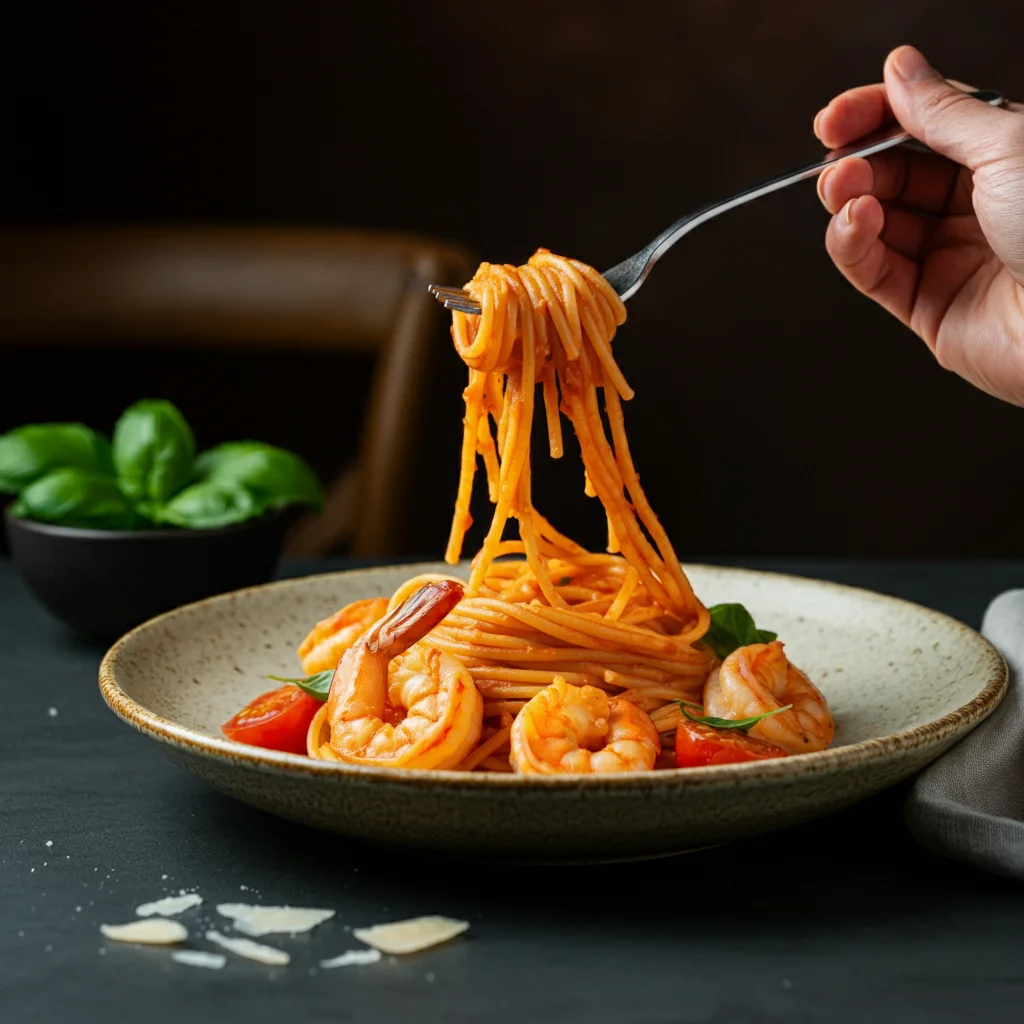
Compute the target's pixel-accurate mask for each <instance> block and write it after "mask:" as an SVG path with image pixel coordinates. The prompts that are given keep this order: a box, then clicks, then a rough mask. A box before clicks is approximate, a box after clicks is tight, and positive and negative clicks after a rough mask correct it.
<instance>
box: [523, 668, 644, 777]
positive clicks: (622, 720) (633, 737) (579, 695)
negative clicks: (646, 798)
mask: <svg viewBox="0 0 1024 1024" xmlns="http://www.w3.org/2000/svg"><path fill="white" fill-rule="evenodd" d="M510 741H511V748H512V749H511V754H510V755H509V761H510V763H511V764H512V767H513V768H514V769H515V770H516V771H517V772H519V773H520V774H524V775H526V774H541V775H560V774H563V773H565V774H574V775H585V774H590V773H596V772H632V771H651V770H652V769H653V768H654V762H655V760H656V758H657V757H658V754H660V753H661V739H660V737H659V736H658V730H657V729H656V728H655V727H654V723H653V722H652V721H651V718H650V715H648V714H647V712H646V711H643V710H642V709H641V708H638V707H637V706H636V705H635V704H633V703H631V702H630V701H628V700H622V699H621V698H613V699H611V700H609V699H608V694H607V693H605V692H604V690H599V689H598V688H597V687H596V686H573V685H571V684H570V683H567V682H566V681H565V680H564V679H563V678H562V677H561V676H555V681H554V682H553V683H552V684H551V685H550V686H547V687H545V688H544V689H543V690H541V692H540V693H538V694H537V695H536V696H535V697H533V698H532V699H531V700H530V701H529V702H528V703H527V704H526V706H525V707H524V708H523V709H522V710H521V711H520V712H519V714H518V715H516V719H515V721H514V722H513V723H512V734H511V738H510Z"/></svg>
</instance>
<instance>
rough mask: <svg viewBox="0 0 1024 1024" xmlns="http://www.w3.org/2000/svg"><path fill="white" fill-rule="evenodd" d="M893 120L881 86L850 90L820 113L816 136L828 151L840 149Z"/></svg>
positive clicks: (816, 121) (815, 121) (859, 87)
mask: <svg viewBox="0 0 1024 1024" xmlns="http://www.w3.org/2000/svg"><path fill="white" fill-rule="evenodd" d="M893 120H894V117H893V112H892V108H891V107H890V106H889V98H888V96H887V95H886V91H885V86H884V85H883V84H882V83H881V82H877V83H875V84H874V85H862V86H858V87H857V88H856V89H848V90H847V91H846V92H844V93H841V94H840V95H839V96H837V97H836V98H835V99H834V100H832V101H831V102H830V103H829V104H828V105H827V106H826V107H824V108H823V109H822V110H819V111H818V116H817V117H815V119H814V134H815V135H817V136H818V138H819V139H821V141H822V142H823V143H824V144H825V145H826V146H827V147H828V148H829V149H839V147H840V146H847V145H849V144H850V143H851V142H855V141H856V140H857V139H861V138H863V137H864V136H865V135H868V134H870V133H871V132H873V131H877V130H878V129H879V128H881V127H882V126H883V125H886V124H889V123H890V122H892V121H893Z"/></svg>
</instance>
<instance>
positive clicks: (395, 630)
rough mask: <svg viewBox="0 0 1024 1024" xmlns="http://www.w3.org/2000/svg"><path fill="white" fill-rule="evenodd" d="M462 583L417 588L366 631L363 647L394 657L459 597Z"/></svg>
mask: <svg viewBox="0 0 1024 1024" xmlns="http://www.w3.org/2000/svg"><path fill="white" fill-rule="evenodd" d="M462 594H463V586H462V584H461V583H457V582H456V581H455V580H436V581H434V582H432V583H427V584H426V585H425V586H422V587H420V589H419V590H417V591H416V593H415V594H413V595H412V596H411V597H409V598H407V599H406V600H405V601H403V602H402V603H401V604H400V605H399V606H398V607H397V608H396V609H395V610H394V611H392V612H391V613H390V614H388V615H385V616H384V618H383V619H381V620H380V622H378V623H377V624H376V625H375V626H372V627H371V628H370V630H369V631H368V632H367V634H366V637H365V641H366V650H367V652H368V653H370V654H380V655H382V656H383V657H385V658H394V657H397V656H398V655H399V654H401V653H402V652H403V651H406V650H408V649H409V648H410V647H412V645H413V644H414V643H416V641H417V640H422V639H423V637H425V636H426V635H427V634H428V633H429V632H430V631H431V630H432V629H433V628H434V627H435V626H436V625H438V623H440V622H441V621H442V620H443V619H444V618H445V616H447V615H448V613H449V612H451V611H452V609H453V608H454V607H455V606H456V605H457V604H458V603H459V602H460V601H461V600H462Z"/></svg>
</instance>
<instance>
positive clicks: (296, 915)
mask: <svg viewBox="0 0 1024 1024" xmlns="http://www.w3.org/2000/svg"><path fill="white" fill-rule="evenodd" d="M217 913H218V914H223V915H224V916H225V917H230V918H231V920H232V921H233V922H234V925H235V927H236V928H237V929H238V930H239V931H240V932H245V934H246V935H272V934H274V933H275V932H286V933H287V934H288V935H299V934H300V933H301V932H308V931H310V930H311V929H313V928H315V927H316V926H317V925H318V924H323V922H324V921H329V920H330V919H331V918H332V917H334V911H333V910H316V909H314V908H312V907H259V906H250V905H249V904H248V903H218V904H217Z"/></svg>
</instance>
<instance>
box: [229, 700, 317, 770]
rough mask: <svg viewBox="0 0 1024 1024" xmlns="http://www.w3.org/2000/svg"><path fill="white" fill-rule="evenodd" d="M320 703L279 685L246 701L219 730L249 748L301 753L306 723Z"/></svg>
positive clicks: (307, 726)
mask: <svg viewBox="0 0 1024 1024" xmlns="http://www.w3.org/2000/svg"><path fill="white" fill-rule="evenodd" d="M322 704H323V701H319V700H317V699H316V697H311V696H310V695H309V694H308V693H306V692H305V690H300V689H299V688H298V687H297V686H290V685H289V686H282V687H281V688H280V689H279V690H271V691H270V692H269V693H264V694H261V695H260V696H259V697H257V698H256V699H255V700H254V701H253V702H252V703H251V704H247V705H246V706H245V707H244V708H242V710H241V711H239V712H238V714H237V715H235V717H234V718H232V719H231V720H230V721H229V722H225V723H224V724H223V725H222V726H221V732H223V733H224V735H225V736H227V738H228V739H229V740H236V741H237V742H238V743H248V744H249V745H250V746H253V747H267V748H268V749H270V750H283V751H285V753H288V754H304V753H306V733H307V732H308V731H309V723H310V722H312V721H313V716H314V715H315V714H316V713H317V711H319V710H320V707H321V705H322Z"/></svg>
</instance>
